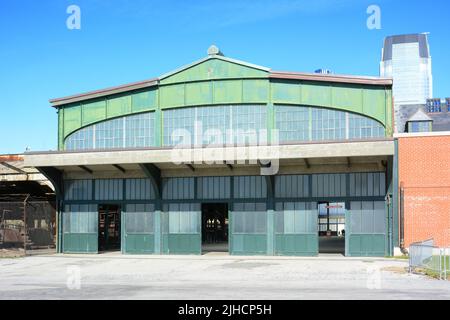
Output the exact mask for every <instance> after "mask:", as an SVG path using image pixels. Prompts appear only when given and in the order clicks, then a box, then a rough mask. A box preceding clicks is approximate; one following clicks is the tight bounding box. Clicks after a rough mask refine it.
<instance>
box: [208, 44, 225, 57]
mask: <svg viewBox="0 0 450 320" xmlns="http://www.w3.org/2000/svg"><path fill="white" fill-rule="evenodd" d="M216 55H218V56H223V53H222V52H220V50H219V48H217V46H216V45H214V44H213V45H211V46H210V47H209V48H208V56H216Z"/></svg>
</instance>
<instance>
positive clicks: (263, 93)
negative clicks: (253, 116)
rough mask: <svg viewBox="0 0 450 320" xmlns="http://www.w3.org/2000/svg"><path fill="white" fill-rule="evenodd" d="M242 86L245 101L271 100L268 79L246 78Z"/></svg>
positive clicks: (260, 101) (263, 101) (262, 101)
mask: <svg viewBox="0 0 450 320" xmlns="http://www.w3.org/2000/svg"><path fill="white" fill-rule="evenodd" d="M242 88H243V91H242V95H243V102H244V103H266V102H267V101H268V100H269V81H268V80H244V81H243V82H242Z"/></svg>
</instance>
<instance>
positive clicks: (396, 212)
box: [392, 139, 400, 247]
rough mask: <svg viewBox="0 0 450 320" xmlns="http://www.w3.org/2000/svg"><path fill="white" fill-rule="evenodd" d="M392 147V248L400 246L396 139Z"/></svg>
mask: <svg viewBox="0 0 450 320" xmlns="http://www.w3.org/2000/svg"><path fill="white" fill-rule="evenodd" d="M394 147H395V154H394V168H393V170H392V171H393V180H394V181H393V187H392V188H393V190H392V204H393V207H392V215H393V216H392V218H393V219H392V220H393V226H392V238H393V244H394V247H399V246H400V239H399V227H400V226H399V213H400V211H399V201H400V200H399V192H398V191H399V188H400V182H399V154H398V151H399V146H398V139H395V140H394Z"/></svg>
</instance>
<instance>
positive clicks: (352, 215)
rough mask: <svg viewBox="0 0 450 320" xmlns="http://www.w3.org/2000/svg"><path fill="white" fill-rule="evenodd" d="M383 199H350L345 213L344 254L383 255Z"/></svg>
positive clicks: (361, 255) (384, 233) (384, 249)
mask: <svg viewBox="0 0 450 320" xmlns="http://www.w3.org/2000/svg"><path fill="white" fill-rule="evenodd" d="M386 214H387V210H386V205H385V202H384V201H351V202H350V210H347V212H346V215H345V254H346V256H350V257H364V256H374V257H383V256H385V255H386V253H387V251H386V250H387V241H386Z"/></svg>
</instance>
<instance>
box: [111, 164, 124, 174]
mask: <svg viewBox="0 0 450 320" xmlns="http://www.w3.org/2000/svg"><path fill="white" fill-rule="evenodd" d="M113 167H114V168H116V169H117V170H119V171H120V172H122V173H126V170H125V169H124V168H122V167H121V166H119V165H118V164H113Z"/></svg>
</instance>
